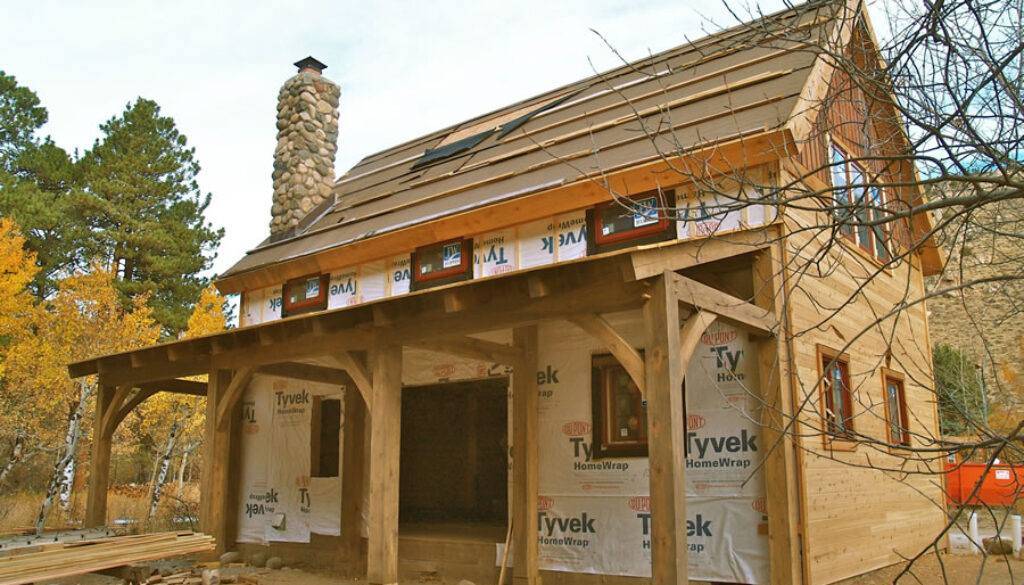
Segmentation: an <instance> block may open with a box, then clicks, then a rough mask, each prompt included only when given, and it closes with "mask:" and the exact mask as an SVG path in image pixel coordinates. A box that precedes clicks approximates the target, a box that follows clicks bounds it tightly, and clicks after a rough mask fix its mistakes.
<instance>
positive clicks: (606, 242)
mask: <svg viewBox="0 0 1024 585" xmlns="http://www.w3.org/2000/svg"><path fill="white" fill-rule="evenodd" d="M644 199H654V200H655V202H656V204H657V215H658V221H656V222H653V223H650V224H647V225H643V226H640V227H636V228H633V229H629V230H625V231H620V232H615V233H611V234H607V235H605V233H604V217H603V216H604V214H605V212H606V211H608V210H609V209H616V210H619V211H620V212H621V214H622V215H627V214H629V213H630V211H629V210H627V209H626V208H625V206H626V205H628V203H627V201H629V202H638V201H642V200H644ZM671 205H672V203H671V201H670V200H669V199H668V194H667V193H665V192H664V191H647V192H645V193H640V194H639V195H632V196H630V197H625V198H621V199H620V200H618V201H607V202H605V203H600V204H598V205H595V206H594V207H592V208H591V209H589V210H588V212H587V215H588V221H587V224H588V227H589V228H590V229H589V230H588V232H589V233H590V234H593V235H592V236H591V238H592V239H593V244H594V248H595V250H596V249H599V248H605V247H614V246H617V245H620V244H622V243H624V242H632V241H636V240H644V239H647V238H656V237H657V236H662V235H665V234H668V233H669V231H670V230H669V227H670V226H671V225H672V222H671V221H670V220H669V218H668V216H667V214H666V212H665V210H666V209H667V208H668V207H670V206H671ZM633 215H636V214H633Z"/></svg>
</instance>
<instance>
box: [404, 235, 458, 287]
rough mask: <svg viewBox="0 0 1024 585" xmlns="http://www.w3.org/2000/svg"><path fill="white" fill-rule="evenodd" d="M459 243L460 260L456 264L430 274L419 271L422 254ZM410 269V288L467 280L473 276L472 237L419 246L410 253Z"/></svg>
mask: <svg viewBox="0 0 1024 585" xmlns="http://www.w3.org/2000/svg"><path fill="white" fill-rule="evenodd" d="M455 243H459V244H461V246H462V250H461V256H462V258H461V260H460V261H459V265H458V266H452V267H450V268H444V269H442V270H438V271H437V272H431V273H430V274H427V275H424V274H422V273H421V272H422V271H421V268H422V265H421V264H420V262H421V261H422V259H423V254H424V253H426V252H430V251H433V250H436V249H438V248H440V249H441V250H442V253H443V250H444V247H445V246H448V245H451V244H455ZM409 268H410V270H412V281H411V282H410V283H409V285H410V287H409V288H410V290H413V291H416V290H423V289H427V288H431V287H434V286H441V285H443V284H450V283H453V282H461V281H463V280H469V279H471V278H472V277H473V239H472V238H452V239H450V240H445V241H443V242H438V243H436V244H429V245H427V246H420V247H419V248H416V251H415V252H413V253H412V261H411V262H410V266H409Z"/></svg>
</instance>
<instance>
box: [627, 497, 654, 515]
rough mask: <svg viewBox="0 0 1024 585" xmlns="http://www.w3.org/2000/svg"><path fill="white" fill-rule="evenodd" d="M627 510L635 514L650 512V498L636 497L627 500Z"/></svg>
mask: <svg viewBox="0 0 1024 585" xmlns="http://www.w3.org/2000/svg"><path fill="white" fill-rule="evenodd" d="M629 509H630V510H634V511H636V512H650V511H651V496H636V497H635V498H630V499H629Z"/></svg>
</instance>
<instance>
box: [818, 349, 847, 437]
mask: <svg viewBox="0 0 1024 585" xmlns="http://www.w3.org/2000/svg"><path fill="white" fill-rule="evenodd" d="M817 361H818V393H819V399H820V401H821V419H822V421H823V422H824V423H825V424H824V428H823V433H822V436H823V437H824V439H825V446H826V447H830V448H833V449H835V448H840V449H843V450H852V449H853V448H854V447H855V446H856V441H855V439H854V436H855V433H856V429H855V425H854V419H855V416H854V412H853V403H854V400H853V386H852V381H851V377H850V356H849V354H846V353H842V352H840V351H837V350H835V349H832V348H830V347H826V346H824V345H818V347H817ZM830 368H839V371H840V381H841V382H842V383H843V385H844V389H845V391H844V392H843V393H842V395H841V402H842V406H843V409H844V411H845V412H844V413H843V417H842V420H843V425H842V427H839V426H838V425H837V424H836V418H837V417H836V416H835V414H834V413H835V412H836V410H835V406H834V403H835V394H834V392H833V387H832V384H831V380H832V379H833V378H832V377H831V375H829V376H826V372H828V373H829V374H831V372H829V369H830ZM830 413H831V414H830Z"/></svg>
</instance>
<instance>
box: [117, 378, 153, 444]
mask: <svg viewBox="0 0 1024 585" xmlns="http://www.w3.org/2000/svg"><path fill="white" fill-rule="evenodd" d="M156 393H157V391H156V390H143V389H142V388H139V389H138V391H137V392H135V394H133V395H132V397H131V398H129V399H128V400H126V401H125V402H124V404H123V405H122V406H121V409H120V410H119V411H118V413H117V420H115V421H114V426H113V428H111V429H110V434H111V435H113V434H114V430H115V429H117V425H119V424H121V421H123V420H124V419H125V417H127V416H128V414H129V413H130V412H131V411H132V410H134V409H135V407H136V406H138V405H140V404H142V403H143V402H144V401H145V400H146V399H147V398H149V397H150V396H152V395H154V394H156Z"/></svg>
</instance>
